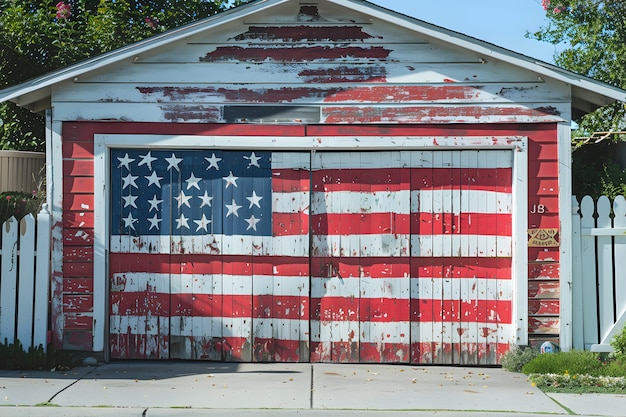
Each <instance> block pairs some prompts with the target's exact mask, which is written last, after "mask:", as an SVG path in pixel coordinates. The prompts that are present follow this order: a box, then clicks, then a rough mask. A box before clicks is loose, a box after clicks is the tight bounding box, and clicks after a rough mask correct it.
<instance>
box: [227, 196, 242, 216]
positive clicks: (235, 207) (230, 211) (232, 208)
mask: <svg viewBox="0 0 626 417" xmlns="http://www.w3.org/2000/svg"><path fill="white" fill-rule="evenodd" d="M241 207H242V206H238V205H237V203H236V202H235V199H234V198H233V203H232V204H230V205H229V204H226V208H227V209H228V213H226V217H228V216H230V215H231V214H234V215H235V217H239V213H238V212H237V211H238V210H239V209H240V208H241Z"/></svg>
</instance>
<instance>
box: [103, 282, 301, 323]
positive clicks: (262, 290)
mask: <svg viewBox="0 0 626 417" xmlns="http://www.w3.org/2000/svg"><path fill="white" fill-rule="evenodd" d="M121 278H125V279H126V284H125V285H124V287H123V288H122V287H117V288H116V287H113V290H115V292H122V291H123V292H125V293H130V292H145V291H146V290H147V289H148V288H150V292H152V293H162V294H219V295H221V294H224V295H250V294H252V295H275V296H295V297H301V296H307V297H308V295H309V277H308V275H307V276H279V275H252V276H247V275H227V274H171V275H170V274H155V273H150V272H124V273H116V274H113V281H114V282H119V281H120V279H121ZM113 308H114V307H112V309H113ZM113 313H114V314H116V312H113Z"/></svg>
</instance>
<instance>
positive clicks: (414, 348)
mask: <svg viewBox="0 0 626 417" xmlns="http://www.w3.org/2000/svg"><path fill="white" fill-rule="evenodd" d="M510 349H511V346H510V345H509V344H508V343H480V342H462V343H422V342H417V343H411V363H423V364H438V363H448V364H454V363H456V364H463V363H466V364H473V365H480V364H485V365H495V364H498V363H500V359H501V358H502V356H503V355H504V354H505V353H507V352H508V351H509V350H510Z"/></svg>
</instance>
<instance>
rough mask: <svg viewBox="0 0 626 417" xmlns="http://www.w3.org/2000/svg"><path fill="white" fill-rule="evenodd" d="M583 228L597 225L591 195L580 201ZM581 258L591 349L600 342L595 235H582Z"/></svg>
mask: <svg viewBox="0 0 626 417" xmlns="http://www.w3.org/2000/svg"><path fill="white" fill-rule="evenodd" d="M580 213H581V220H580V225H581V228H591V227H595V225H596V224H595V219H594V217H593V216H594V213H595V204H594V201H593V199H592V198H591V197H590V196H585V197H584V198H583V199H582V201H581V203H580ZM581 258H582V259H585V260H586V261H585V262H583V264H582V268H581V275H582V277H583V282H582V285H583V286H582V292H583V294H585V295H586V296H585V297H584V303H583V304H582V305H581V308H582V310H583V315H584V317H583V325H584V329H583V337H584V344H585V349H589V348H590V347H591V345H592V344H595V343H598V342H599V336H598V322H597V318H598V301H597V300H598V298H597V297H598V289H597V282H596V262H597V254H596V242H595V239H594V238H593V236H587V235H584V234H583V235H582V237H581Z"/></svg>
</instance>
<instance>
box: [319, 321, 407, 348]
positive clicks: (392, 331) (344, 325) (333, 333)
mask: <svg viewBox="0 0 626 417" xmlns="http://www.w3.org/2000/svg"><path fill="white" fill-rule="evenodd" d="M399 329H406V331H404V332H403V331H399ZM409 329H410V323H409V322H408V321H397V322H393V323H389V322H387V323H385V322H358V321H333V322H326V321H319V320H311V342H339V341H343V342H347V341H348V338H349V335H351V334H354V339H353V340H352V341H353V342H359V341H361V342H368V343H376V342H379V341H382V342H385V343H406V344H408V343H409V337H410V335H409V333H408V330H409ZM363 332H365V333H363ZM381 335H382V340H381ZM364 336H365V337H364Z"/></svg>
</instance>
